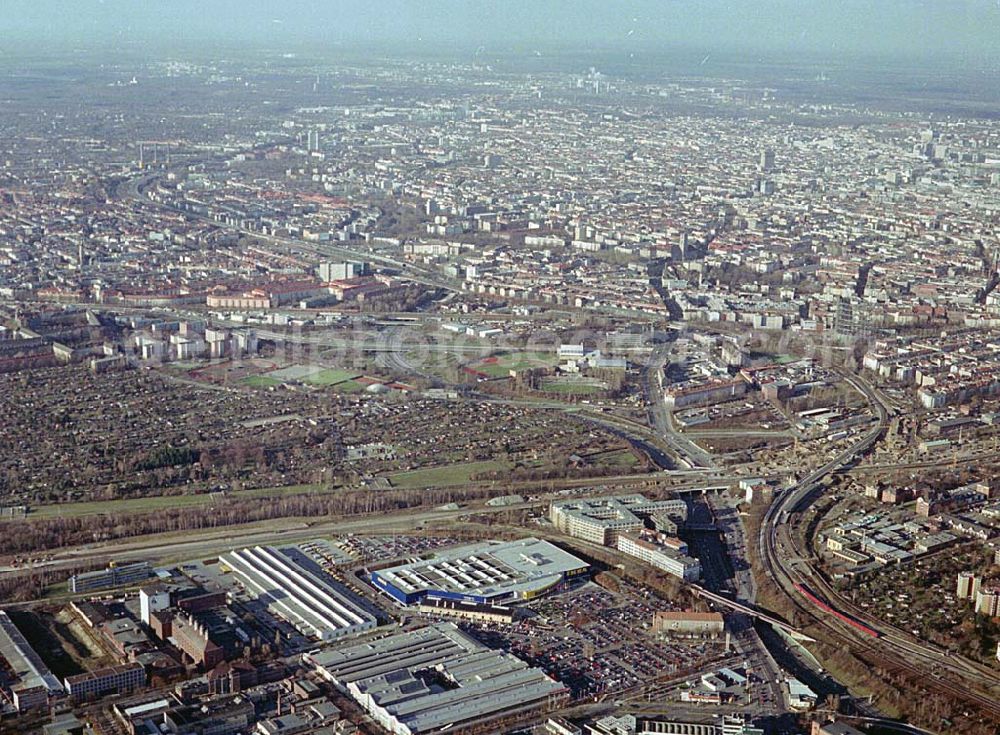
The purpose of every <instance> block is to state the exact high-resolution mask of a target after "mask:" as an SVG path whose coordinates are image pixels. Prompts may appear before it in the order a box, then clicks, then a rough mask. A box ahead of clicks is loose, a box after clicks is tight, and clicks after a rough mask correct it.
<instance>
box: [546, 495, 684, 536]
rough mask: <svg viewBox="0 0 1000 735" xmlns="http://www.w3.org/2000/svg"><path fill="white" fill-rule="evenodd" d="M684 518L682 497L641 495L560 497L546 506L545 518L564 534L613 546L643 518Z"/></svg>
mask: <svg viewBox="0 0 1000 735" xmlns="http://www.w3.org/2000/svg"><path fill="white" fill-rule="evenodd" d="M646 518H650V519H651V520H652V522H653V525H656V526H659V524H658V523H657V521H658V519H660V518H662V519H665V520H666V519H673V520H675V521H676V520H680V521H682V522H683V521H685V520H687V503H685V502H684V501H683V500H649V499H648V498H646V497H645V496H644V495H639V494H635V495H617V496H613V497H606V498H580V499H574V500H562V501H558V502H555V503H552V505H551V506H549V520H551V521H552V525H553V526H555V527H556V528H557V529H559V530H560V531H562V532H563V533H565V534H568V535H570V536H573V537H575V538H580V539H584V540H585V541H591V542H593V543H595V544H601V545H602V546H617V543H618V536H619V535H620V534H624V533H638V532H640V531H642V529H643V528H645V521H644V519H646Z"/></svg>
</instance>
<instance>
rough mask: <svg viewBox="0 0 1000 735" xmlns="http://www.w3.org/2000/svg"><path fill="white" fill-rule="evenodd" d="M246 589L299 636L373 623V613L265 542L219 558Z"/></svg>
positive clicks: (330, 636)
mask: <svg viewBox="0 0 1000 735" xmlns="http://www.w3.org/2000/svg"><path fill="white" fill-rule="evenodd" d="M221 562H222V563H223V564H225V565H226V566H227V567H229V568H230V569H232V570H233V573H234V574H235V575H236V577H237V579H238V580H239V581H240V583H241V584H242V585H243V586H244V587H245V588H246V590H247V591H248V592H249V593H250V594H252V595H254V596H256V597H257V598H258V599H260V600H261V601H262V602H265V603H266V604H267V606H268V609H270V610H271V611H272V612H273V613H275V614H276V615H279V616H280V617H282V618H284V619H285V620H287V621H288V622H289V623H291V624H292V625H294V626H295V628H296V629H297V630H298V631H299V632H300V633H302V634H303V635H305V636H308V637H311V638H319V639H320V640H323V641H329V640H334V639H336V638H341V637H343V636H347V635H353V634H355V633H360V632H362V631H365V630H369V629H371V628H374V627H375V626H376V625H377V621H376V620H375V616H374V615H372V614H371V613H369V612H368V611H367V610H365V609H364V608H362V607H361V606H360V605H359V604H358V603H357V602H355V601H354V600H352V599H351V598H350V597H349V596H348V594H347V593H346V592H344V591H341V590H340V589H338V588H337V587H335V586H334V584H333V582H332V580H327V579H324V578H323V577H321V576H320V574H318V573H315V572H313V571H311V570H309V569H307V568H306V567H305V566H304V565H303V563H302V561H300V560H299V559H296V558H295V556H294V555H290V554H288V553H287V552H285V551H283V550H278V549H275V548H273V547H271V546H256V547H254V548H252V549H251V548H247V549H241V550H239V551H234V552H232V553H229V554H226V555H225V556H223V557H222V559H221Z"/></svg>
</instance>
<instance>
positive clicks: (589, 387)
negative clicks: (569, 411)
mask: <svg viewBox="0 0 1000 735" xmlns="http://www.w3.org/2000/svg"><path fill="white" fill-rule="evenodd" d="M540 389H541V390H543V391H546V392H549V393H563V394H565V395H572V396H590V395H593V394H595V393H600V392H601V391H603V390H604V388H603V387H601V386H600V385H594V384H593V383H583V382H580V381H577V380H546V381H544V382H543V383H542V384H541V388H540Z"/></svg>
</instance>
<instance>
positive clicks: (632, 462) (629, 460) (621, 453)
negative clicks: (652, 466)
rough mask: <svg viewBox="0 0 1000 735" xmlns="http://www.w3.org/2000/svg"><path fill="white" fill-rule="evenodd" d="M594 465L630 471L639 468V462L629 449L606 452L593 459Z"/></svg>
mask: <svg viewBox="0 0 1000 735" xmlns="http://www.w3.org/2000/svg"><path fill="white" fill-rule="evenodd" d="M593 460H594V463H595V464H597V465H600V466H601V467H615V468H616V469H621V470H630V469H634V468H636V467H638V466H639V460H638V458H636V456H635V455H634V454H632V452H630V451H629V450H627V449H620V450H618V451H615V452H604V453H603V454H600V455H597V456H595V457H593Z"/></svg>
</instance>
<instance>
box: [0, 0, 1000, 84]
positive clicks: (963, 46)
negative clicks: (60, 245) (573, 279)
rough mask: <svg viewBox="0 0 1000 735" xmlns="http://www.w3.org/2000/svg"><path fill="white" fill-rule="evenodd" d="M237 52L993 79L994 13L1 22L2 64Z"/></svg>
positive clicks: (659, 11)
mask: <svg viewBox="0 0 1000 735" xmlns="http://www.w3.org/2000/svg"><path fill="white" fill-rule="evenodd" d="M239 47H242V48H244V49H247V50H249V49H275V50H280V49H287V51H288V53H296V52H297V51H301V52H303V53H307V52H308V53H312V52H315V51H326V52H327V53H329V52H331V51H334V50H337V49H343V50H364V49H369V50H371V51H373V52H375V53H379V54H383V53H387V52H388V53H392V54H393V55H397V54H398V55H401V56H406V55H416V56H441V55H444V56H447V55H450V54H455V55H465V54H474V53H475V52H476V51H479V54H478V55H479V56H489V55H491V54H501V55H512V54H519V55H523V56H524V57H530V56H533V55H537V54H541V55H543V56H544V55H545V54H546V53H550V54H551V53H558V54H563V53H572V52H577V53H582V54H586V53H588V52H597V53H620V54H622V55H623V57H624V56H626V55H628V54H636V55H638V54H642V55H647V54H676V53H699V52H702V53H704V54H706V55H708V56H709V57H712V56H715V57H721V58H727V59H728V58H731V57H732V56H734V55H737V56H738V55H743V56H747V57H755V56H759V57H761V58H762V59H763V60H765V61H767V62H769V63H773V62H775V61H776V60H778V59H785V60H789V61H794V62H797V63H801V62H803V61H809V62H821V63H831V64H833V63H845V62H846V63H849V62H851V61H866V60H877V59H882V60H890V59H891V60H896V61H897V62H898V63H901V64H907V63H913V64H934V63H948V64H950V65H956V64H957V65H964V66H967V67H970V68H984V69H991V70H994V71H995V70H996V65H997V64H998V62H1000V3H997V2H995V0H955V1H954V2H948V3H941V2H929V1H926V0H880V1H879V2H871V1H870V0H868V1H865V0H843V1H842V2H838V3H824V2H814V1H812V0H757V2H752V1H751V0H728V1H723V0H700V1H695V0H625V1H624V2H620V3H608V2H597V1H596V0H575V1H573V2H569V1H563V0H535V2H529V1H526V0H507V1H506V2H472V1H469V0H421V1H420V2H416V1H406V0H380V2H377V3H371V2H369V3H362V2H359V1H358V0H332V1H330V2H305V1H304V0H285V1H284V2H281V3H277V2H265V1H263V0H204V1H203V2H197V1H196V0H173V2H170V3H152V2H149V3H147V2H135V1H134V0H132V1H129V0H36V1H35V2H33V3H31V4H30V5H21V6H20V7H15V8H5V11H4V13H3V14H2V15H0V58H3V57H9V56H22V55H23V56H35V57H37V56H41V55H45V54H53V53H58V52H66V51H70V50H87V51H91V52H106V53H108V54H109V55H112V56H113V55H115V54H121V53H123V52H125V53H132V52H142V53H147V54H149V53H165V52H171V51H173V52H174V53H192V52H195V53H201V52H204V53H208V54H210V53H212V50H213V49H216V50H223V49H231V48H239ZM748 60H751V61H752V58H751V59H748Z"/></svg>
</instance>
